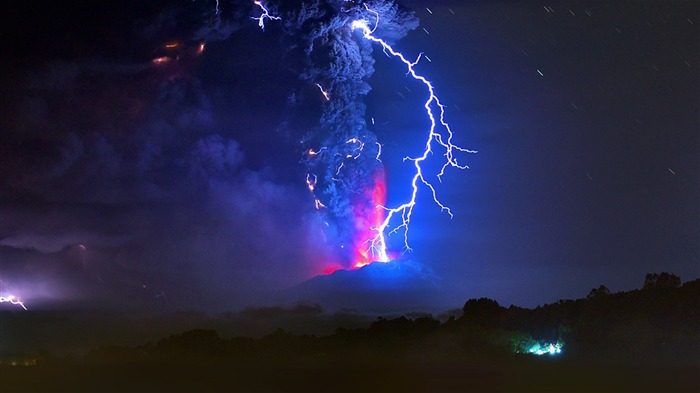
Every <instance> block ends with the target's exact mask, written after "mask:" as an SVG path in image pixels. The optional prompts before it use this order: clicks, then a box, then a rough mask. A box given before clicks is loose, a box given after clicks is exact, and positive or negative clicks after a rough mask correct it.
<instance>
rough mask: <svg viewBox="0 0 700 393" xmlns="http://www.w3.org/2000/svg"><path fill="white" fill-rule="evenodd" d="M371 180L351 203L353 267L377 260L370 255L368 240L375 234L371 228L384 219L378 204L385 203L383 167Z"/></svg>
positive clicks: (377, 170)
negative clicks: (353, 230) (352, 216)
mask: <svg viewBox="0 0 700 393" xmlns="http://www.w3.org/2000/svg"><path fill="white" fill-rule="evenodd" d="M372 179H373V182H372V185H371V186H370V187H367V188H365V189H364V191H363V193H362V196H361V197H358V198H357V200H355V201H354V202H355V203H354V204H353V213H354V216H355V237H354V239H353V249H354V250H355V260H354V262H353V268H361V267H362V266H365V265H368V264H370V263H371V262H375V261H376V262H388V261H384V260H381V261H377V259H376V258H377V257H376V256H374V255H372V252H371V251H370V249H369V243H368V241H369V240H370V239H372V238H373V237H374V236H375V233H374V230H373V228H378V227H379V226H380V225H381V224H382V222H383V221H384V217H385V214H386V210H384V209H382V208H380V207H379V206H384V205H385V203H386V180H385V177H384V169H383V168H382V167H379V168H377V169H376V170H375V171H374V174H373V176H372Z"/></svg>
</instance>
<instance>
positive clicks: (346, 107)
mask: <svg viewBox="0 0 700 393" xmlns="http://www.w3.org/2000/svg"><path fill="white" fill-rule="evenodd" d="M365 4H366V5H367V6H368V7H369V8H371V9H372V10H374V11H377V12H378V13H379V14H380V15H381V18H380V19H379V20H378V21H377V20H376V17H375V14H374V13H372V12H369V11H368V10H367V8H365ZM357 19H365V20H367V21H368V23H370V24H374V23H375V22H377V27H376V28H377V30H376V31H377V34H380V35H382V36H386V37H387V39H388V40H389V41H394V40H398V39H400V38H402V37H403V36H405V35H406V34H407V33H408V32H409V31H410V30H412V29H415V28H416V27H417V26H418V19H417V18H416V17H415V16H414V15H413V13H412V12H409V11H407V10H405V9H402V8H400V7H399V6H398V5H397V4H395V3H394V2H393V1H374V2H366V3H364V2H349V1H312V2H303V3H302V4H301V6H295V8H294V9H293V10H288V11H286V14H285V17H284V18H283V21H284V22H283V23H284V30H285V33H286V34H287V35H288V36H289V37H288V40H290V41H291V42H292V44H291V45H290V47H291V48H294V50H295V51H297V52H300V53H303V55H302V56H303V59H304V61H303V71H302V72H301V74H300V79H301V80H302V81H304V82H306V84H307V85H309V86H312V87H316V86H318V87H320V88H322V89H323V90H325V91H327V92H328V94H329V97H330V99H329V100H328V101H327V102H325V101H323V100H322V96H321V95H320V94H319V91H318V90H314V89H311V90H312V91H313V93H314V94H315V95H316V97H319V98H318V99H319V100H321V101H322V103H323V107H322V109H321V113H320V121H319V124H318V125H317V126H315V127H312V128H311V129H310V130H309V131H307V132H305V133H303V134H302V135H301V137H300V144H301V146H302V149H304V153H307V154H305V157H304V158H303V160H302V161H303V163H304V165H305V166H306V168H307V171H308V173H309V176H311V177H312V178H313V179H315V180H316V181H315V184H314V186H315V190H314V194H315V196H316V197H317V198H318V199H319V200H320V201H321V202H322V203H323V204H324V205H325V206H326V208H324V209H322V210H321V214H322V216H323V221H324V223H326V225H327V228H326V229H325V230H324V232H325V234H326V235H327V236H328V237H329V240H330V241H329V243H332V244H334V245H335V246H336V247H337V246H341V247H343V249H342V250H341V249H339V248H337V249H335V250H334V252H335V254H336V255H338V256H339V257H340V258H341V259H342V260H344V263H345V264H346V266H351V264H352V263H353V262H355V261H353V259H354V257H355V254H354V253H355V250H354V247H353V239H354V237H355V236H356V235H355V233H356V232H357V231H358V229H357V221H358V220H359V219H360V218H358V217H356V216H357V215H358V213H357V212H358V211H362V212H368V211H373V210H374V209H375V208H376V206H375V205H376V202H375V201H373V200H371V198H370V196H371V193H367V191H366V190H368V189H374V188H375V187H376V186H377V185H376V184H375V177H376V174H377V173H378V172H381V173H383V166H382V164H381V162H380V161H379V160H377V156H378V153H379V149H380V147H379V145H378V140H377V136H376V134H375V133H374V132H372V131H371V130H370V129H369V128H368V126H367V123H366V115H365V111H366V106H365V103H364V97H365V96H366V95H367V94H368V93H369V92H370V90H371V87H370V85H369V83H368V80H369V78H370V77H371V76H372V74H373V73H374V59H373V58H372V52H373V49H372V45H371V43H370V42H369V41H368V40H365V39H363V38H362V37H361V36H360V34H359V33H358V32H356V31H353V30H352V28H351V27H350V25H351V23H352V21H354V20H357ZM307 90H308V89H307ZM350 141H353V142H350ZM357 141H359V142H357ZM309 151H313V152H316V153H317V154H313V155H310V154H308V152H309ZM380 177H381V178H383V175H382V176H380Z"/></svg>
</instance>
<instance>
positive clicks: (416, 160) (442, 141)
mask: <svg viewBox="0 0 700 393" xmlns="http://www.w3.org/2000/svg"><path fill="white" fill-rule="evenodd" d="M365 8H366V9H367V11H369V12H370V13H372V14H373V15H374V16H375V18H376V20H375V25H374V28H372V29H370V28H369V26H368V25H367V23H368V21H366V20H363V19H359V20H355V21H353V22H352V23H351V25H350V28H351V29H352V30H360V31H361V32H362V35H363V37H364V38H365V39H367V40H369V41H372V42H374V43H377V44H379V45H381V47H382V50H383V51H384V53H385V54H386V55H387V56H389V57H394V58H397V59H399V60H400V61H401V62H402V63H403V64H404V65H405V66H406V70H407V72H406V75H410V76H411V77H412V78H413V79H415V80H416V81H419V82H421V83H422V84H423V85H424V86H425V88H426V89H427V90H428V99H427V100H426V101H425V104H424V105H423V107H424V108H425V111H426V114H427V116H428V118H429V119H430V127H429V129H428V137H427V139H426V142H425V150H424V151H423V154H422V155H421V156H419V157H405V158H404V161H411V162H413V165H414V167H415V175H414V176H413V178H412V180H411V190H412V192H411V196H410V198H409V199H408V201H406V202H404V203H403V204H401V205H399V206H396V207H393V208H390V207H387V206H382V205H378V206H377V208H378V209H384V210H385V211H386V212H387V214H386V217H385V219H384V221H383V222H382V224H381V225H380V226H379V227H377V228H372V230H373V231H375V232H376V236H375V237H374V238H372V239H370V240H368V244H369V249H368V251H369V252H371V254H372V255H373V256H374V257H376V258H377V260H378V261H381V262H387V261H389V257H388V255H387V249H386V248H387V245H386V236H387V234H386V231H387V228H389V225H390V223H391V222H392V219H394V217H400V220H401V221H400V224H399V225H397V226H395V227H393V228H392V229H390V231H389V233H388V235H391V234H393V233H397V232H399V231H403V235H404V251H412V249H411V247H410V246H409V242H408V227H409V223H410V221H411V216H412V215H413V208H414V207H415V205H416V197H417V195H418V189H419V186H420V184H423V185H424V186H425V187H427V188H428V189H429V190H430V192H431V193H432V196H433V201H435V203H436V204H437V205H438V206H439V207H440V210H441V211H446V212H447V214H449V216H450V218H452V217H453V214H452V210H450V208H449V207H447V206H445V205H444V204H443V203H442V202H440V200H439V199H438V197H437V191H436V190H435V187H434V186H433V185H432V183H430V182H429V181H428V180H427V179H426V178H425V176H424V175H423V169H422V167H421V164H422V163H423V162H424V161H425V160H427V158H428V156H429V155H430V154H431V153H432V152H433V146H434V145H436V147H439V148H442V149H444V154H443V156H444V157H445V163H444V164H443V165H442V168H441V169H440V171H439V172H438V174H437V178H438V180H440V181H441V179H442V175H443V174H444V173H445V169H447V168H448V167H454V168H458V169H467V168H468V166H467V165H461V164H460V163H459V162H458V161H457V158H456V157H455V156H454V154H455V152H462V153H476V151H475V150H469V149H465V148H462V147H459V146H457V145H455V144H453V143H452V137H453V133H452V129H451V128H450V125H449V124H448V123H447V122H446V121H445V106H444V105H443V104H442V103H441V102H440V99H439V98H438V96H437V95H436V94H435V88H434V87H433V84H432V83H431V82H430V81H429V80H428V79H426V78H425V77H424V76H422V75H420V74H419V73H418V72H416V70H415V67H416V65H417V64H418V62H419V61H420V59H421V57H422V56H423V54H422V53H421V54H420V55H418V57H417V58H416V60H415V61H409V60H408V59H406V57H405V56H404V55H403V54H402V53H401V52H397V51H396V50H395V49H394V48H392V47H391V45H389V44H388V43H387V42H386V41H384V40H382V39H381V38H378V37H376V36H375V35H374V31H375V30H376V29H377V25H379V13H378V12H376V11H374V10H372V9H370V8H369V7H368V6H367V5H366V4H365ZM436 109H437V117H436V112H435V110H436ZM438 128H439V129H440V130H438Z"/></svg>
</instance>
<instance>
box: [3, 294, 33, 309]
mask: <svg viewBox="0 0 700 393" xmlns="http://www.w3.org/2000/svg"><path fill="white" fill-rule="evenodd" d="M0 303H10V304H14V305H15V306H20V307H22V308H23V309H24V310H25V311H26V310H27V307H25V306H24V303H22V301H21V300H19V299H17V298H16V297H14V296H12V295H8V296H0Z"/></svg>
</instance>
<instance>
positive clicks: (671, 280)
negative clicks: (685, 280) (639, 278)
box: [642, 272, 681, 290]
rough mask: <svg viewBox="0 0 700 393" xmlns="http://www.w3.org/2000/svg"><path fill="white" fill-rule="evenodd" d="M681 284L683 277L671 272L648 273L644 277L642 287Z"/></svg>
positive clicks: (672, 286)
mask: <svg viewBox="0 0 700 393" xmlns="http://www.w3.org/2000/svg"><path fill="white" fill-rule="evenodd" d="M680 286H681V278H680V277H678V276H676V275H675V274H671V273H666V272H662V273H648V274H647V275H646V277H645V278H644V286H643V287H642V289H644V290H649V289H662V288H678V287H680Z"/></svg>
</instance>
